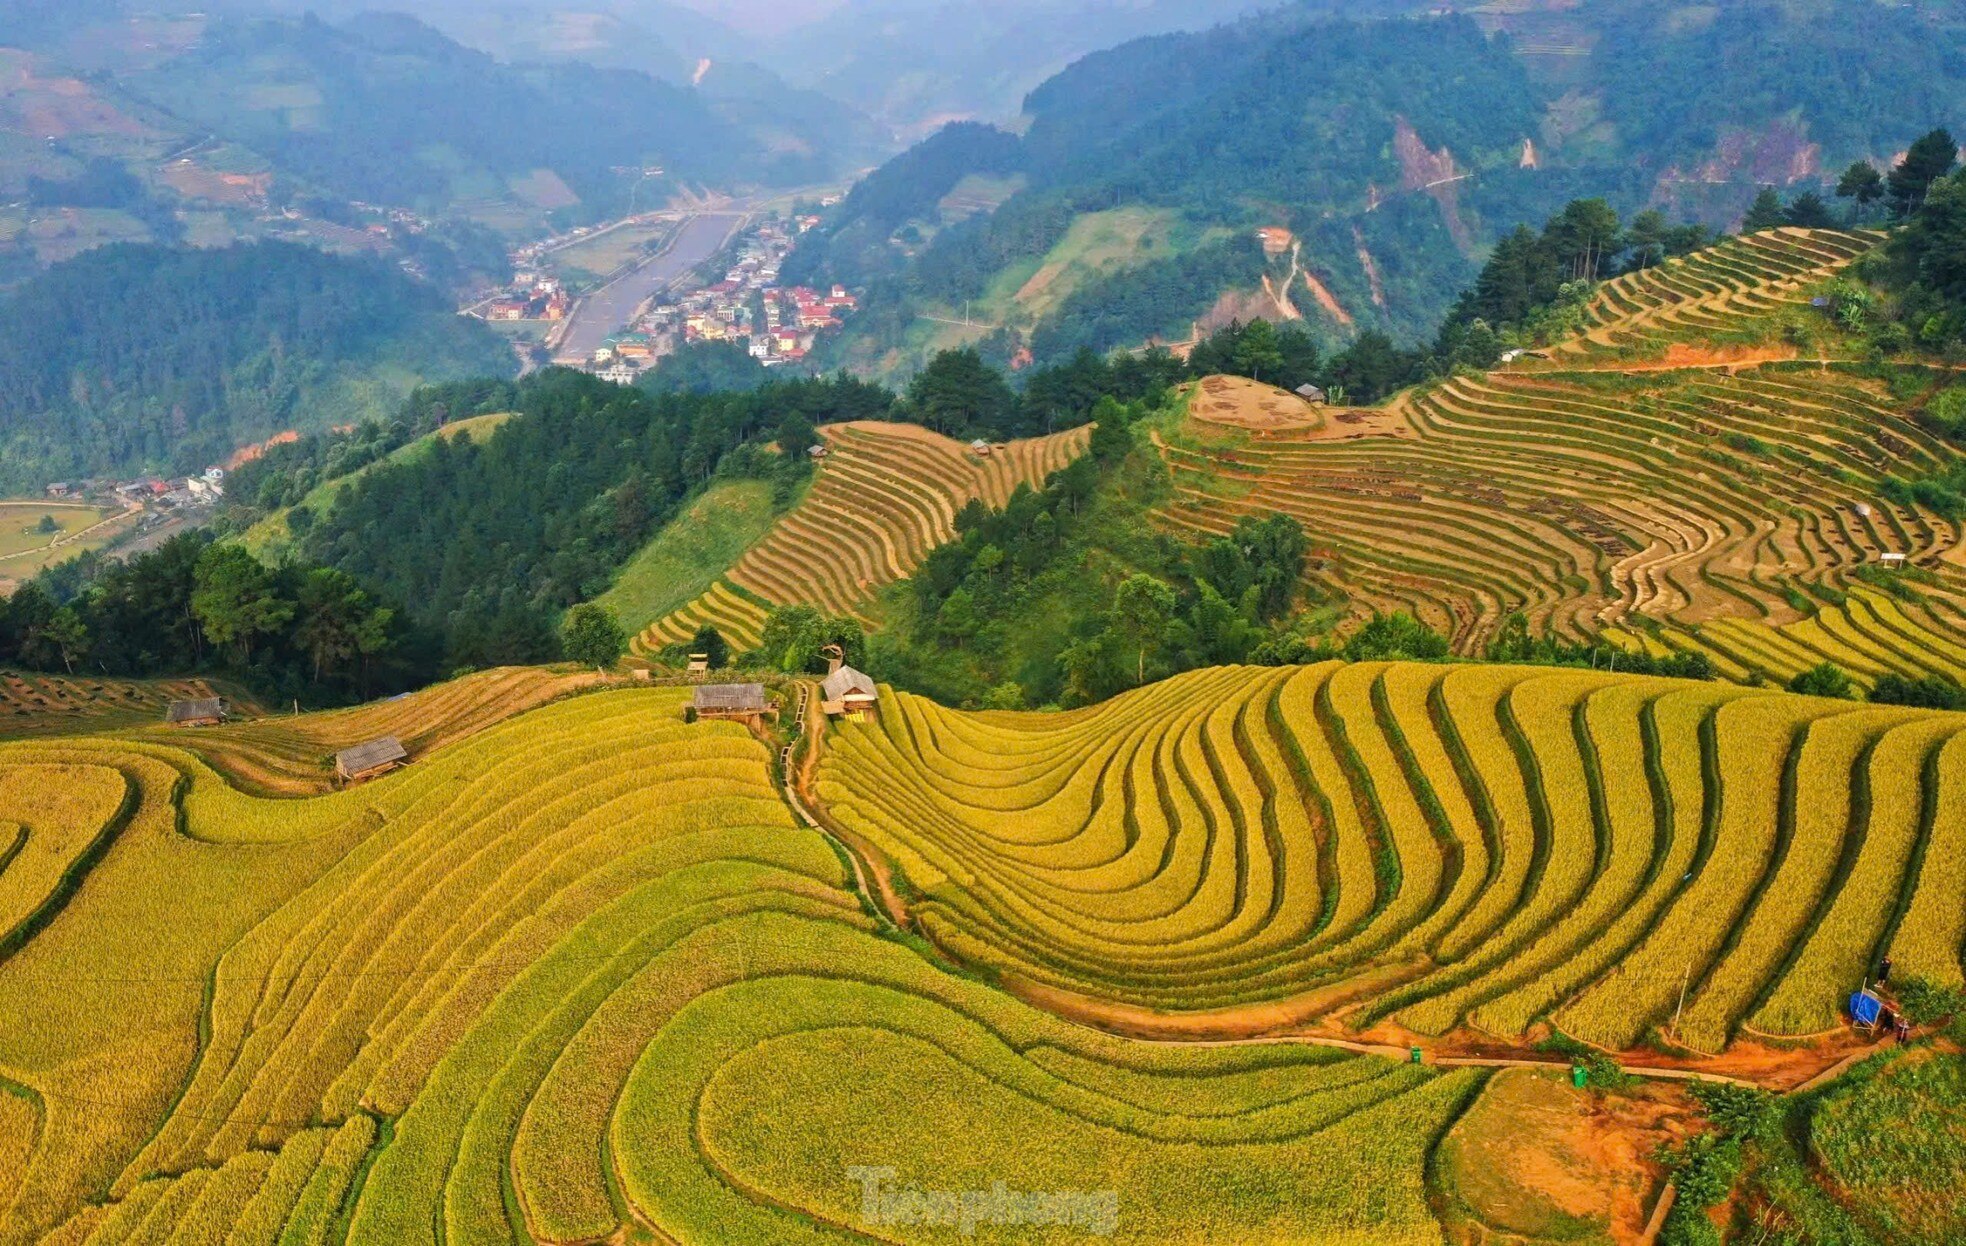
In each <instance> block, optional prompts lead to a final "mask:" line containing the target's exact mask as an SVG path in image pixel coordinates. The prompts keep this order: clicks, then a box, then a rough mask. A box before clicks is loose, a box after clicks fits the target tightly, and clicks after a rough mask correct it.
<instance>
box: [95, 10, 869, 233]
mask: <svg viewBox="0 0 1966 1246" xmlns="http://www.w3.org/2000/svg"><path fill="white" fill-rule="evenodd" d="M129 85H130V88H131V89H132V90H135V91H137V92H140V93H141V94H143V95H145V96H146V97H148V98H150V99H154V100H155V101H156V102H158V103H160V104H162V105H164V106H165V107H167V108H169V109H171V110H172V111H173V112H175V113H177V114H178V115H181V116H184V117H186V118H189V119H192V120H194V121H196V122H197V123H199V124H201V125H204V126H207V127H209V128H210V129H212V130H213V131H215V132H216V133H218V134H220V135H223V136H225V137H227V138H230V139H233V140H235V141H237V142H240V143H244V144H246V145H247V146H249V147H253V148H255V149H257V150H261V151H263V152H265V153H266V154H267V155H268V156H269V157H270V158H272V159H273V160H274V161H275V163H276V164H277V165H279V166H280V167H281V168H283V169H286V170H288V171H290V172H291V173H292V174H293V175H294V176H296V177H299V178H303V179H305V180H307V181H309V182H312V183H315V184H318V185H320V186H323V187H326V188H329V189H331V190H333V191H336V192H339V193H341V194H344V195H347V196H350V197H353V198H357V199H367V200H371V201H375V202H382V203H408V204H422V205H433V206H434V205H441V204H444V203H448V202H449V201H451V200H453V199H468V198H483V197H485V196H487V195H497V194H500V193H502V192H503V191H504V189H505V183H506V181H507V180H508V179H513V178H523V177H524V176H525V175H527V174H529V173H531V172H532V171H533V170H535V169H548V170H551V171H552V172H553V173H554V174H555V175H557V176H558V178H559V179H560V180H561V181H563V182H564V183H566V185H567V186H568V187H569V188H571V190H572V191H573V193H574V194H575V195H577V196H579V197H580V198H581V199H583V200H585V199H589V198H608V197H611V196H613V195H614V194H617V193H623V192H625V183H623V182H622V178H621V176H620V175H619V174H617V173H616V172H615V171H614V170H615V169H616V168H618V167H622V166H633V167H634V168H635V169H636V170H637V172H638V173H639V170H640V169H641V168H642V167H643V166H645V165H660V166H663V167H665V168H667V169H668V170H669V171H670V172H671V173H673V174H674V175H675V176H677V177H679V178H683V179H691V180H704V179H709V180H715V181H718V182H721V183H724V184H730V183H733V182H739V181H743V182H772V181H789V182H796V181H801V180H810V179H813V178H816V177H820V176H824V175H826V174H828V173H830V172H831V171H832V166H831V165H830V164H828V163H827V161H826V159H825V158H824V157H823V156H816V155H813V154H810V153H808V154H805V155H801V154H797V153H795V152H792V151H791V150H789V148H788V150H787V151H785V152H783V153H779V154H773V153H771V152H768V151H766V150H764V149H763V148H762V147H761V146H760V145H759V144H758V143H757V142H756V141H755V140H754V138H753V137H752V136H751V135H750V134H748V133H747V132H746V131H745V130H744V129H743V128H742V127H740V126H738V125H736V124H734V123H732V122H730V121H728V120H726V119H725V118H724V117H722V116H720V115H719V114H718V113H717V111H716V110H715V109H713V108H712V107H711V106H710V104H709V102H708V101H706V100H705V99H704V98H702V97H701V96H699V95H698V94H697V93H695V92H693V91H691V90H690V89H688V88H687V87H682V86H675V85H671V84H668V83H664V82H659V81H657V80H655V79H654V78H651V77H649V76H647V75H646V74H642V73H637V72H634V71H631V70H619V69H595V68H592V67H589V66H585V65H569V64H562V65H539V66H524V65H519V66H514V65H505V64H501V63H499V62H496V61H494V60H493V59H492V58H491V57H489V56H486V55H484V54H483V53H479V52H474V51H470V50H468V49H466V48H463V47H461V46H459V45H458V44H456V43H454V42H452V41H451V40H449V39H447V38H445V37H444V36H443V35H441V34H439V33H438V32H437V31H435V30H432V29H431V28H429V27H427V26H424V25H422V24H421V23H420V22H417V21H416V20H415V19H413V18H410V17H406V16H402V15H373V14H372V15H368V16H364V17H359V18H355V19H351V20H350V21H349V22H348V23H346V24H344V25H340V26H331V25H328V24H327V23H324V22H321V21H319V20H316V19H314V18H311V17H309V18H303V19H300V20H298V21H292V20H279V21H220V22H216V23H214V24H213V25H212V27H211V28H210V29H209V30H208V31H207V32H206V34H205V37H204V38H203V39H202V40H200V42H199V43H198V44H197V45H196V47H194V48H193V49H192V50H191V51H189V52H187V53H186V54H185V55H183V56H180V57H177V58H175V59H173V60H171V61H168V62H166V63H164V64H163V65H161V66H159V67H158V68H157V69H156V70H154V71H152V72H150V73H147V74H143V75H139V76H138V77H136V78H135V79H134V80H133V81H132V82H131V83H130V84H129ZM412 99H413V100H415V101H416V106H415V107H404V103H405V101H407V100H412Z"/></svg>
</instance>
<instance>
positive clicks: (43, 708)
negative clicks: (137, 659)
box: [0, 671, 254, 739]
mask: <svg viewBox="0 0 1966 1246" xmlns="http://www.w3.org/2000/svg"><path fill="white" fill-rule="evenodd" d="M228 695H232V694H230V693H229V692H228V691H227V690H225V689H214V688H213V687H212V685H211V684H209V683H207V682H206V681H204V680H202V679H176V680H135V679H90V678H87V677H84V678H80V679H75V678H70V677H68V676H63V675H41V674H33V673H21V672H15V671H0V739H8V738H14V737H19V736H30V735H45V734H50V733H56V734H73V733H75V732H78V731H96V730H102V729H107V728H117V727H128V726H131V725H134V724H139V723H151V722H157V721H160V720H161V719H162V718H163V717H164V710H165V708H166V707H168V706H169V705H170V703H171V702H172V701H187V700H191V701H195V700H200V699H202V698H205V697H214V696H228ZM233 699H235V700H239V701H240V703H241V704H242V705H243V706H245V708H246V709H247V710H248V711H251V710H252V709H253V708H254V707H252V706H251V705H250V703H247V702H245V701H243V699H241V698H238V697H236V696H235V697H234V698H233Z"/></svg>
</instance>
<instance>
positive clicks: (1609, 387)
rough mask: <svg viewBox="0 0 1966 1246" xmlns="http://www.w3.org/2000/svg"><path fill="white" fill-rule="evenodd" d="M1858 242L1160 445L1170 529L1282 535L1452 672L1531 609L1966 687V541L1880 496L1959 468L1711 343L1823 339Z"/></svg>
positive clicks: (1586, 625)
mask: <svg viewBox="0 0 1966 1246" xmlns="http://www.w3.org/2000/svg"><path fill="white" fill-rule="evenodd" d="M1868 245H1870V239H1869V238H1868V237H1867V236H1859V235H1842V234H1831V233H1808V232H1804V231H1775V232H1774V233H1771V234H1758V235H1754V236H1752V237H1750V238H1747V239H1738V240H1731V241H1729V242H1727V243H1725V244H1723V245H1721V246H1718V247H1715V248H1712V249H1711V250H1709V251H1706V252H1701V253H1699V254H1698V255H1695V256H1692V257H1689V258H1688V259H1686V260H1683V261H1675V262H1674V263H1673V264H1670V265H1667V266H1665V267H1663V268H1659V269H1653V270H1648V271H1647V272H1645V273H1641V274H1636V275H1633V276H1631V277H1625V278H1620V279H1618V280H1617V281H1614V282H1609V283H1606V284H1605V285H1604V286H1603V287H1601V288H1600V292H1599V294H1598V301H1597V302H1596V303H1594V304H1593V305H1592V307H1593V312H1592V315H1593V317H1594V318H1595V327H1593V328H1592V329H1591V331H1590V334H1589V336H1587V337H1584V338H1579V339H1577V340H1575V341H1573V342H1570V343H1567V344H1565V345H1564V346H1562V347H1560V348H1558V349H1557V350H1555V351H1553V352H1551V353H1552V355H1553V358H1551V359H1549V360H1537V359H1529V360H1525V361H1523V362H1520V363H1518V364H1515V365H1512V366H1510V367H1508V368H1505V369H1503V370H1501V371H1497V372H1494V373H1490V374H1488V375H1485V376H1467V375H1462V376H1455V377H1452V378H1450V379H1447V380H1444V381H1440V382H1436V383H1432V384H1429V385H1424V386H1421V387H1419V388H1417V389H1414V390H1411V391H1408V392H1406V393H1404V394H1402V395H1400V396H1399V397H1397V398H1395V399H1394V400H1393V401H1392V402H1391V403H1390V404H1389V405H1388V406H1387V407H1385V408H1383V409H1375V410H1371V411H1343V410H1338V411H1331V412H1328V413H1327V414H1326V420H1325V423H1324V424H1323V425H1322V426H1303V427H1294V426H1291V425H1290V424H1289V423H1288V422H1284V423H1281V424H1278V425H1276V426H1275V427H1259V428H1236V427H1233V426H1225V425H1224V424H1223V423H1221V422H1220V421H1214V420H1203V419H1188V420H1183V421H1178V422H1172V423H1167V424H1165V425H1164V426H1163V427H1162V428H1161V429H1160V430H1159V431H1158V432H1157V433H1156V434H1155V436H1156V438H1157V440H1158V443H1159V445H1160V447H1161V452H1162V455H1163V457H1164V458H1165V459H1166V461H1167V463H1168V466H1169V468H1170V469H1171V471H1172V473H1173V477H1174V484H1175V495H1174V498H1173V500H1172V501H1171V502H1170V503H1169V504H1168V505H1166V506H1165V507H1164V508H1163V509H1162V512H1161V516H1162V518H1163V519H1164V520H1165V522H1166V523H1167V524H1168V525H1169V526H1171V527H1173V528H1175V529H1176V530H1178V531H1181V532H1185V533H1189V534H1192V535H1195V536H1198V537H1200V536H1213V535H1217V534H1220V533H1224V532H1227V531H1229V530H1230V529H1231V528H1233V527H1234V525H1235V523H1236V522H1237V520H1238V519H1240V518H1241V517H1243V516H1244V515H1250V514H1257V515H1261V514H1267V513H1271V512H1277V511H1281V512H1283V513H1287V514H1290V515H1293V516H1295V517H1296V518H1297V519H1299V520H1300V521H1301V522H1302V523H1303V525H1304V527H1305V530H1306V531H1307V532H1308V533H1309V534H1310V537H1311V540H1312V542H1313V544H1314V554H1313V559H1312V564H1311V567H1310V572H1309V574H1310V576H1311V579H1312V581H1313V582H1314V583H1317V584H1320V585H1323V586H1327V587H1330V588H1332V589H1334V590H1335V591H1337V592H1338V593H1340V594H1342V595H1344V596H1346V597H1349V598H1350V599H1351V601H1352V602H1353V605H1354V607H1355V609H1357V610H1359V611H1361V612H1364V611H1370V610H1406V611H1409V612H1411V613H1413V614H1415V615H1416V616H1418V617H1419V618H1420V619H1422V620H1423V621H1425V622H1427V623H1428V624H1430V625H1431V626H1433V627H1435V628H1436V629H1438V630H1440V631H1442V632H1444V633H1446V634H1448V635H1449V636H1451V637H1452V638H1453V640H1454V642H1455V644H1456V646H1457V648H1459V649H1460V650H1461V651H1463V652H1478V651H1479V650H1480V648H1481V646H1482V645H1483V644H1484V643H1485V642H1486V640H1487V639H1488V638H1489V637H1490V636H1491V635H1492V634H1493V631H1494V629H1495V627H1496V626H1497V624H1498V623H1499V622H1500V621H1501V620H1502V619H1503V618H1505V617H1506V616H1507V615H1509V614H1511V613H1514V612H1518V611H1519V612H1522V613H1524V614H1526V615H1527V616H1528V618H1529V620H1530V623H1531V625H1532V627H1533V628H1535V629H1536V630H1538V631H1545V632H1550V633H1554V634H1556V635H1559V636H1562V637H1565V638H1568V639H1572V640H1592V639H1609V640H1612V641H1614V642H1616V643H1620V644H1623V645H1625V646H1626V647H1628V648H1636V647H1640V646H1643V647H1645V648H1648V649H1655V650H1656V647H1657V646H1658V645H1660V644H1663V645H1665V646H1667V647H1669V648H1680V649H1699V650H1703V651H1706V652H1707V653H1709V654H1710V655H1711V656H1713V657H1714V658H1715V660H1716V662H1717V664H1718V665H1719V666H1720V667H1721V669H1722V670H1723V671H1724V672H1725V673H1727V674H1729V675H1730V676H1732V677H1735V678H1738V679H1745V678H1747V677H1748V676H1749V675H1750V673H1752V672H1755V671H1759V672H1761V673H1762V674H1763V675H1764V676H1765V677H1768V678H1780V679H1787V678H1788V677H1790V676H1792V675H1793V674H1794V673H1796V672H1797V671H1800V670H1803V669H1807V668H1808V667H1810V666H1813V665H1816V664H1817V663H1819V662H1822V661H1825V660H1833V661H1836V662H1837V663H1838V664H1839V665H1843V666H1845V667H1846V669H1849V670H1850V671H1851V672H1852V673H1853V674H1854V675H1856V676H1857V677H1858V678H1859V679H1860V680H1862V681H1866V682H1867V681H1868V680H1869V679H1871V678H1874V677H1875V676H1876V675H1877V674H1881V673H1883V672H1884V671H1887V670H1893V671H1899V672H1902V673H1907V674H1914V675H1923V674H1943V675H1949V676H1952V677H1955V678H1958V677H1962V676H1966V532H1963V531H1962V529H1961V526H1960V525H1959V524H1957V523H1954V522H1951V521H1948V520H1945V519H1942V518H1940V517H1939V516H1937V515H1934V514H1931V513H1928V512H1926V511H1924V510H1921V509H1919V508H1916V507H1908V506H1898V505H1894V504H1892V503H1891V502H1889V501H1887V500H1886V499H1885V498H1884V497H1883V496H1882V492H1883V487H1884V483H1885V481H1886V479H1887V478H1890V477H1896V478H1901V479H1912V478H1918V477H1922V476H1924V475H1927V474H1930V473H1931V472H1932V471H1934V470H1935V469H1938V468H1942V467H1945V466H1947V465H1949V464H1951V463H1953V462H1956V461H1957V458H1958V451H1957V450H1956V449H1955V448H1953V447H1951V446H1949V445H1948V444H1946V443H1944V442H1942V441H1940V440H1939V439H1937V438H1935V437H1934V436H1932V435H1931V434H1929V433H1927V432H1926V431H1925V430H1924V429H1923V428H1922V427H1921V426H1920V425H1918V424H1917V423H1916V422H1914V420H1913V419H1912V418H1911V408H1912V406H1913V405H1915V404H1908V403H1904V402H1900V401H1897V400H1895V399H1892V398H1891V397H1890V396H1889V395H1888V393H1887V392H1886V391H1885V390H1884V388H1883V387H1882V386H1881V385H1879V384H1877V383H1876V382H1873V381H1871V380H1868V379H1865V377H1863V376H1862V375H1861V374H1860V370H1859V369H1858V368H1856V367H1855V366H1853V365H1850V364H1845V363H1834V362H1832V363H1820V362H1819V363H1805V362H1800V361H1793V360H1790V361H1783V360H1781V359H1780V358H1777V357H1775V356H1774V355H1769V354H1767V353H1765V352H1764V353H1763V354H1761V355H1755V354H1753V352H1752V351H1750V352H1749V354H1748V356H1747V357H1745V358H1742V357H1738V352H1735V353H1729V350H1728V349H1722V348H1716V347H1715V346H1714V343H1715V342H1716V341H1717V340H1719V336H1718V335H1720V334H1721V333H1722V329H1723V328H1726V329H1727V330H1728V331H1731V332H1735V333H1737V334H1741V335H1744V336H1745V337H1753V336H1754V335H1755V334H1757V333H1763V332H1772V331H1773V330H1772V326H1774V325H1776V324H1777V320H1776V319H1775V318H1774V317H1776V315H1777V313H1781V314H1789V313H1788V312H1787V311H1784V309H1789V311H1793V309H1794V308H1796V307H1798V306H1800V307H1802V308H1803V314H1809V315H1816V316H1817V317H1818V318H1819V319H1820V318H1821V313H1816V312H1813V311H1811V310H1810V309H1808V308H1807V306H1806V304H1807V293H1808V290H1810V289H1811V288H1814V287H1813V286H1812V285H1811V284H1810V283H1811V282H1813V281H1817V280H1820V279H1821V278H1823V277H1825V276H1827V275H1829V274H1831V273H1833V272H1834V270H1835V269H1836V268H1837V267H1838V266H1839V265H1841V264H1843V263H1844V262H1846V261H1847V260H1848V258H1849V257H1850V256H1851V255H1853V254H1856V253H1858V252H1860V251H1862V250H1863V249H1864V248H1865V247H1867V246H1868ZM1757 316H1758V317H1760V319H1756V318H1755V317H1757ZM1655 339H1656V340H1655ZM1634 343H1637V345H1634ZM1689 345H1698V346H1699V349H1698V350H1690V351H1688V352H1687V353H1685V354H1684V357H1683V358H1682V357H1681V356H1675V355H1673V354H1672V353H1671V351H1672V350H1673V349H1677V348H1679V347H1687V346H1689ZM1654 348H1658V349H1664V350H1666V351H1667V354H1666V355H1665V356H1664V358H1665V359H1666V360H1667V362H1664V363H1661V362H1658V361H1657V358H1656V357H1657V355H1658V350H1657V349H1654ZM1703 352H1704V353H1703ZM1788 353H1789V354H1791V355H1792V354H1793V353H1794V352H1793V349H1789V352H1788ZM1776 354H1779V351H1777V352H1776ZM1709 359H1711V360H1714V362H1706V360H1709ZM1206 384H1209V383H1208V382H1205V383H1204V385H1206ZM1886 555H1904V557H1905V559H1906V561H1907V563H1908V565H1909V567H1910V568H1911V570H1910V571H1909V572H1907V573H1904V574H1905V575H1909V576H1913V577H1916V581H1917V582H1916V583H1915V584H1914V583H1911V582H1906V583H1905V584H1904V585H1903V588H1904V589H1905V590H1906V591H1905V592H1904V593H1902V594H1901V597H1902V600H1898V601H1894V600H1893V599H1892V598H1891V597H1890V596H1887V595H1886V594H1885V593H1883V592H1879V591H1877V590H1876V587H1875V586H1874V585H1872V584H1869V583H1867V582H1865V581H1864V580H1863V579H1862V578H1861V577H1860V575H1859V573H1860V572H1861V573H1863V574H1864V575H1873V576H1874V575H1880V574H1882V575H1885V576H1889V575H1892V574H1894V573H1893V572H1892V571H1890V570H1889V569H1888V568H1887V566H1886V565H1885V563H1884V562H1883V559H1884V558H1885V556H1886ZM1900 578H1903V576H1900ZM1845 596H1848V597H1849V601H1848V603H1847V604H1843V598H1844V597H1845ZM1654 631H1656V632H1658V633H1659V634H1658V635H1657V636H1656V637H1653V636H1651V635H1650V633H1652V632H1654Z"/></svg>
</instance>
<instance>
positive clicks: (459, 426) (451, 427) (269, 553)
mask: <svg viewBox="0 0 1966 1246" xmlns="http://www.w3.org/2000/svg"><path fill="white" fill-rule="evenodd" d="M513 414H514V413H513V412H510V411H505V412H498V413H495V414H492V415H479V416H474V417H472V418H471V419H468V420H459V421H457V422H456V423H454V424H447V425H445V426H444V427H443V428H440V429H438V430H437V431H436V432H434V433H428V434H426V435H424V436H422V437H419V438H417V439H416V440H415V441H412V442H411V443H410V444H408V445H406V446H403V447H401V448H399V449H398V450H396V451H395V452H394V453H392V454H390V455H389V456H388V457H387V458H385V459H383V460H381V462H382V463H409V462H414V461H415V460H416V458H417V457H418V456H419V455H421V454H423V453H424V452H426V451H427V450H429V448H430V446H431V445H432V444H433V443H434V442H435V441H436V439H437V438H439V437H467V438H469V439H471V440H472V441H475V442H482V441H484V440H486V439H487V438H489V437H490V436H491V435H492V434H493V433H494V432H496V431H498V426H499V425H501V424H503V423H505V421H507V420H509V419H511V418H512V416H513ZM378 466H380V464H379V463H370V464H369V465H368V466H366V467H362V468H358V469H356V470H355V471H352V472H350V473H348V474H347V475H346V476H337V477H335V478H334V479H333V480H324V481H322V482H321V483H320V484H318V485H315V486H314V488H312V489H310V490H309V491H308V493H307V496H306V497H304V498H302V499H301V500H300V503H299V504H300V505H302V506H305V507H306V508H307V509H308V510H310V511H313V512H314V513H315V514H316V515H319V514H321V513H323V512H324V511H326V510H327V509H328V508H329V507H331V506H333V505H334V500H335V498H336V497H337V496H339V495H340V493H341V491H342V490H343V489H346V488H347V487H348V486H349V485H351V484H353V483H354V482H355V481H357V480H359V479H361V478H362V477H363V476H364V475H366V474H367V473H369V472H372V471H374V470H375V469H376V468H377V467H378ZM291 509H292V508H291V507H286V508H282V509H280V510H277V511H274V512H273V513H272V514H271V515H268V516H267V517H266V518H264V519H262V520H260V521H259V522H258V523H256V524H254V525H253V526H252V527H250V528H248V529H246V533H245V535H244V536H242V537H240V538H239V540H240V543H241V544H243V545H244V546H245V547H246V548H247V549H249V550H251V551H252V552H253V554H254V556H255V557H258V558H261V559H275V558H278V557H279V555H280V554H281V553H282V552H284V551H285V550H286V548H287V547H288V546H289V545H291V544H292V543H293V533H292V532H290V531H289V530H288V528H287V512H288V511H289V510H291Z"/></svg>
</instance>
